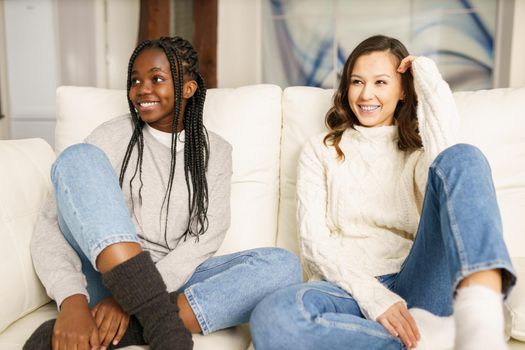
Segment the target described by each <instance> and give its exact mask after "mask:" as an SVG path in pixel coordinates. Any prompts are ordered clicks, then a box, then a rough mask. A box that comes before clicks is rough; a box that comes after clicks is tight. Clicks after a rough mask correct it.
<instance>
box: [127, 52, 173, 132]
mask: <svg viewBox="0 0 525 350" xmlns="http://www.w3.org/2000/svg"><path fill="white" fill-rule="evenodd" d="M129 99H130V100H131V102H132V103H133V106H134V107H135V109H136V110H137V111H138V113H139V115H140V118H141V119H142V120H143V121H144V122H145V123H148V124H149V125H150V126H151V127H153V128H155V129H157V130H161V131H164V132H172V123H173V110H174V101H175V92H174V89H173V79H172V76H171V68H170V63H169V62H168V58H167V57H166V54H165V53H164V51H162V50H161V49H145V50H143V51H142V52H141V53H140V54H139V55H138V56H137V58H136V59H135V62H134V63H133V68H132V72H131V87H130V90H129ZM180 119H182V118H180ZM179 124H180V123H179Z"/></svg>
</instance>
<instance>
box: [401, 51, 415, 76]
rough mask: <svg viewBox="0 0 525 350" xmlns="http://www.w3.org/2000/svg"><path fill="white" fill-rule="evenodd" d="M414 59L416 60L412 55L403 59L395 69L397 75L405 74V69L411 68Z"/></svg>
mask: <svg viewBox="0 0 525 350" xmlns="http://www.w3.org/2000/svg"><path fill="white" fill-rule="evenodd" d="M415 59H416V56H412V55H410V56H407V57H405V58H403V60H402V61H401V63H399V67H397V71H398V72H399V73H405V72H406V71H407V69H409V68H410V67H412V62H414V60H415Z"/></svg>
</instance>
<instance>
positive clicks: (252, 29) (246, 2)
mask: <svg viewBox="0 0 525 350" xmlns="http://www.w3.org/2000/svg"><path fill="white" fill-rule="evenodd" d="M261 1H263V0H219V14H218V17H219V18H218V43H217V46H218V47H217V80H218V85H219V87H238V86H242V85H251V84H257V83H260V82H261ZM264 1H266V0H264Z"/></svg>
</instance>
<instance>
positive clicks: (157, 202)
mask: <svg viewBox="0 0 525 350" xmlns="http://www.w3.org/2000/svg"><path fill="white" fill-rule="evenodd" d="M127 90H128V102H129V107H130V115H125V116H122V117H119V118H116V119H113V120H111V121H109V122H106V123H105V124H103V125H101V126H99V127H98V128H97V129H96V130H95V131H93V133H92V134H91V135H90V136H88V138H87V139H86V143H84V144H79V145H74V146H71V147H69V148H68V149H66V150H65V151H64V152H62V154H61V155H60V156H59V157H58V159H57V160H56V162H55V163H54V165H53V167H52V174H51V176H52V181H53V184H54V187H55V195H54V196H53V195H52V196H50V199H49V201H48V203H47V204H46V206H45V208H44V209H43V211H42V214H41V215H40V218H39V220H38V223H37V226H36V230H35V233H34V236H33V239H32V243H31V247H32V256H33V261H34V265H35V269H36V271H37V273H38V275H39V277H40V278H41V280H42V282H43V284H44V286H45V287H46V290H47V292H48V294H49V295H50V296H51V297H52V298H53V299H55V300H56V302H57V304H58V305H59V308H60V311H59V314H58V317H57V319H56V320H51V321H48V322H46V323H44V324H43V325H42V326H40V328H39V329H37V330H36V331H35V333H34V334H33V335H32V336H31V338H30V339H29V340H28V342H27V343H26V346H25V348H27V349H49V348H52V349H92V348H97V347H101V348H108V347H123V346H127V345H131V344H145V343H149V344H150V346H151V349H191V348H192V346H193V343H192V338H191V334H190V333H199V332H202V333H204V334H209V333H211V332H214V331H216V330H219V329H223V328H226V327H231V326H235V325H237V324H240V323H243V322H246V321H247V320H248V318H249V316H250V313H251V311H252V309H253V308H254V307H255V305H256V304H257V303H258V302H259V301H260V300H261V299H262V298H263V297H264V296H265V295H266V294H268V293H270V292H273V291H275V290H276V289H278V288H281V287H284V286H287V285H289V284H293V283H298V282H299V281H300V280H301V277H302V276H301V271H300V267H299V263H298V261H297V259H296V258H295V257H294V255H293V254H291V253H289V252H286V251H285V250H282V249H277V248H261V249H254V250H250V251H244V252H239V253H234V254H230V255H226V256H218V257H214V256H213V255H214V254H215V252H216V251H217V249H218V248H219V246H220V244H221V242H222V240H223V238H224V235H225V233H226V230H227V229H228V227H229V217H230V215H229V214H230V207H229V202H230V199H229V195H230V180H231V174H232V167H231V146H230V145H229V144H228V143H227V142H226V141H225V140H224V139H222V138H221V137H220V136H218V135H216V134H214V133H212V132H207V131H206V128H205V127H204V125H203V119H202V112H203V107H204V99H205V96H206V87H205V85H204V81H203V79H202V77H201V75H200V73H199V68H198V59H197V53H196V52H195V50H194V49H193V47H192V46H191V44H190V43H189V42H188V41H186V40H184V39H181V38H179V37H175V38H160V39H158V40H151V41H150V40H148V41H145V42H143V43H141V44H140V45H139V46H138V47H137V48H136V49H135V51H134V52H133V54H132V56H131V58H130V61H129V70H128V83H127ZM117 173H118V174H120V176H117V175H116V174H117Z"/></svg>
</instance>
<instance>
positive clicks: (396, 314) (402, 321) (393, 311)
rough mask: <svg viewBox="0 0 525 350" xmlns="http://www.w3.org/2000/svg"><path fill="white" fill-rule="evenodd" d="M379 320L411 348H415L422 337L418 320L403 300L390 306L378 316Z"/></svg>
mask: <svg viewBox="0 0 525 350" xmlns="http://www.w3.org/2000/svg"><path fill="white" fill-rule="evenodd" d="M377 322H379V323H380V324H381V325H382V326H383V327H385V328H386V330H387V331H388V332H389V333H390V334H392V335H393V336H394V337H399V338H400V339H401V341H402V342H403V344H405V346H406V347H407V348H409V349H412V348H415V347H416V346H417V342H418V341H419V340H420V339H421V335H420V334H419V329H418V328H417V325H416V321H414V318H413V317H412V315H411V314H410V313H409V312H408V309H407V308H406V306H405V303H403V302H402V301H400V302H397V303H395V304H394V305H392V306H391V307H389V308H388V310H386V311H385V312H384V313H382V314H381V315H380V316H379V317H378V318H377Z"/></svg>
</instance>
